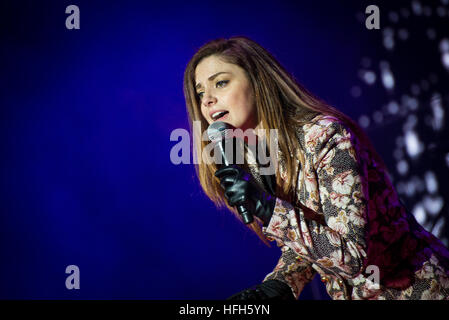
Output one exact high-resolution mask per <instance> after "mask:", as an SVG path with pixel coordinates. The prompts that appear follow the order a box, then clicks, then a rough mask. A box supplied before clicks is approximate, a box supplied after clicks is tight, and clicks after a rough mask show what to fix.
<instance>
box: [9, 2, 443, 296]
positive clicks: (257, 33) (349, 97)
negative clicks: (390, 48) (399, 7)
mask: <svg viewBox="0 0 449 320" xmlns="http://www.w3.org/2000/svg"><path fill="white" fill-rule="evenodd" d="M383 2H385V1H374V3H365V2H363V1H341V2H338V1H300V2H299V1H298V2H285V1H244V2H241V1H225V2H198V3H194V2H190V1H185V2H179V3H178V2H169V1H160V2H153V1H132V2H131V1H111V2H106V1H104V2H103V1H101V2H100V1H98V2H97V1H95V2H94V1H78V0H76V1H39V2H38V1H23V0H22V1H6V2H2V4H1V5H0V6H1V15H2V18H1V20H2V21H1V31H0V32H1V37H2V40H1V43H2V45H1V47H2V50H1V57H2V59H1V62H0V63H1V75H0V81H1V83H0V85H1V89H0V90H1V97H0V102H1V106H0V116H1V118H0V121H1V122H0V124H1V125H0V134H1V140H0V141H1V181H0V186H1V193H0V209H1V213H0V298H1V299H224V298H226V297H228V296H230V295H232V294H234V293H236V292H238V291H240V290H242V289H245V288H246V287H249V286H252V285H255V284H257V283H260V282H261V281H262V280H263V278H264V276H265V275H266V274H268V273H269V272H271V270H272V269H273V268H274V266H275V265H276V263H277V260H278V258H279V256H280V251H279V248H277V247H276V246H274V247H273V248H267V247H265V246H264V245H263V244H262V243H261V242H260V241H259V240H258V238H257V237H256V236H255V235H254V234H252V233H251V232H250V231H247V229H246V228H245V227H244V226H243V225H240V224H239V223H238V222H237V220H236V219H235V218H234V217H232V216H231V215H230V213H229V212H227V211H225V210H221V211H219V210H217V209H216V208H215V207H214V205H213V204H212V202H210V201H209V200H208V199H207V198H206V196H205V195H204V194H203V192H202V190H201V189H200V186H199V183H198V182H197V179H196V176H195V172H194V167H193V165H187V164H181V165H174V164H173V163H172V162H171V161H170V150H171V148H172V147H173V146H174V145H175V142H173V141H170V134H171V132H172V131H173V130H175V129H177V128H185V129H188V120H187V113H186V108H185V103H184V97H183V92H182V80H183V72H184V68H185V66H186V64H187V62H188V60H189V59H190V58H191V57H192V55H193V54H194V52H195V51H196V50H197V49H198V48H199V47H200V46H201V45H202V44H204V43H205V42H207V41H209V40H212V39H214V38H218V37H230V36H235V35H245V36H248V37H250V38H252V39H254V40H255V41H257V42H259V43H260V44H261V45H262V46H264V47H265V48H267V49H268V50H269V51H270V52H271V53H272V54H273V55H274V56H275V57H277V58H278V59H279V60H280V62H281V63H282V64H283V65H284V66H285V67H286V68H287V69H288V70H289V71H291V72H292V73H293V74H294V76H295V77H296V78H297V79H298V81H299V82H301V83H302V84H303V85H304V86H305V87H307V88H308V89H309V90H311V91H312V92H314V93H315V94H317V95H318V96H320V97H322V98H323V99H324V100H326V101H328V102H329V103H331V104H333V105H334V106H336V107H337V108H339V109H340V110H342V111H343V112H345V113H347V114H348V115H350V116H352V117H353V118H354V119H356V120H357V119H358V117H359V116H360V115H361V114H372V113H373V112H374V111H375V110H377V109H379V108H380V105H381V104H383V103H384V102H385V101H387V100H388V98H386V96H388V94H387V93H385V92H384V91H383V90H381V85H379V90H377V91H374V90H371V91H370V90H368V89H367V90H365V89H364V88H365V87H363V86H362V85H360V84H359V85H358V86H357V83H359V82H360V79H359V69H360V68H361V65H360V61H361V59H362V58H363V57H366V56H370V57H372V59H373V60H374V59H377V60H379V59H389V58H392V57H393V54H392V53H387V54H385V53H384V51H385V50H384V47H383V45H382V29H381V30H368V29H367V28H366V27H365V22H364V20H363V19H364V18H363V19H360V17H361V16H360V15H361V14H362V17H364V16H365V14H364V10H365V8H366V6H367V5H368V4H377V5H378V6H379V7H380V9H381V14H382V12H385V11H382V10H386V9H385V7H383V5H384V4H383ZM71 4H75V5H77V6H78V7H79V9H80V29H79V30H68V29H66V27H65V20H66V17H67V16H68V14H66V13H65V8H66V7H67V6H68V5H71ZM404 6H408V7H409V8H410V1H408V2H406V5H404ZM442 6H445V8H448V6H447V5H446V4H445V2H444V1H442ZM410 12H413V11H412V9H410ZM357 14H358V15H357ZM412 14H413V13H412ZM448 16H449V13H448ZM357 17H358V18H357ZM381 17H382V18H381V19H382V20H381V27H382V28H383V27H385V26H386V25H387V23H388V18H387V15H386V14H385V15H382V16H381ZM446 19H447V18H446ZM446 21H447V20H446ZM422 51H423V52H424V51H426V49H425V48H423V49H422ZM415 55H416V52H415ZM406 56H407V57H408V58H410V57H409V55H406ZM401 59H402V58H401ZM376 63H377V62H376ZM436 63H437V64H438V61H437V62H436ZM423 64H424V65H426V63H425V62H423ZM440 66H441V63H440ZM376 67H377V66H376ZM405 69H407V68H406V67H405ZM402 74H403V76H404V77H407V73H406V71H404V72H403V73H402ZM444 74H445V75H446V77H447V72H446V73H444ZM396 79H397V80H398V81H397V82H398V84H400V81H399V79H400V77H397V78H396ZM440 79H441V78H440ZM445 79H447V78H445ZM439 83H441V81H440V82H439ZM446 84H447V83H446ZM357 88H358V89H357ZM360 90H362V92H363V95H362V96H360ZM407 90H408V89H407ZM446 93H447V89H446ZM393 126H394V124H393ZM369 133H370V136H372V138H373V140H374V142H375V145H376V146H377V147H378V148H379V152H380V153H381V154H382V155H383V156H384V157H385V158H386V161H387V164H389V165H390V166H391V169H392V171H394V169H395V160H394V158H393V157H392V150H393V148H394V145H392V143H393V142H394V139H391V138H389V137H390V136H388V135H387V134H386V133H385V131H384V132H383V134H384V135H382V132H379V131H369ZM445 150H447V149H445ZM446 172H447V171H446ZM446 191H447V189H446ZM446 199H447V196H446ZM445 208H447V206H445ZM446 210H447V209H446ZM446 212H447V211H446ZM444 214H445V215H446V216H447V213H444ZM68 265H76V266H78V267H79V270H80V289H79V290H76V289H74V290H68V289H67V288H66V287H65V280H66V277H67V276H68V275H67V274H66V273H65V269H66V267H67V266H68ZM300 299H328V297H327V295H326V293H325V291H324V288H323V286H322V284H321V282H320V281H319V278H315V280H314V282H313V283H312V284H311V285H308V286H307V287H306V289H305V290H304V292H303V294H302V295H301V297H300Z"/></svg>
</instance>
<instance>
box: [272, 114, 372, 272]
mask: <svg viewBox="0 0 449 320" xmlns="http://www.w3.org/2000/svg"><path fill="white" fill-rule="evenodd" d="M305 132H306V134H305V148H306V157H305V158H306V159H305V160H306V164H305V165H306V168H305V170H304V171H303V172H304V173H302V175H305V176H304V178H305V190H302V191H300V192H305V197H304V198H305V199H306V201H305V204H304V207H294V206H293V205H292V204H291V203H289V202H287V201H284V200H282V199H279V198H277V199H276V206H275V209H274V213H273V216H272V218H271V220H270V223H269V225H268V226H267V228H266V230H265V231H266V233H267V235H268V236H272V237H274V238H276V239H279V240H281V241H283V243H285V244H286V245H287V246H288V247H289V248H291V249H293V251H295V253H296V254H298V255H299V256H300V257H302V258H303V259H305V260H307V261H308V262H309V263H310V264H312V265H313V266H314V269H317V268H315V266H317V267H318V268H321V269H326V270H329V271H331V272H332V273H335V274H339V275H340V276H342V277H344V278H353V277H355V276H357V275H358V274H359V273H360V272H362V271H363V267H364V266H363V263H364V258H365V257H366V242H365V231H366V228H365V227H366V214H367V212H366V210H367V199H368V191H367V182H366V170H365V169H364V167H365V166H364V165H363V164H362V163H361V162H360V160H359V159H358V156H357V154H358V143H357V142H356V140H355V137H354V136H353V135H352V133H351V132H350V131H349V130H348V129H347V128H346V127H345V126H344V125H343V124H341V123H338V122H324V124H323V123H320V125H313V126H311V127H310V128H308V130H306V131H305ZM300 178H302V177H301V176H300ZM317 190H318V191H317ZM307 208H314V211H312V210H310V211H309V210H307ZM317 212H319V213H317ZM320 218H321V220H322V223H319V221H320Z"/></svg>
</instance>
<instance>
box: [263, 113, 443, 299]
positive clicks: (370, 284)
mask: <svg viewBox="0 0 449 320" xmlns="http://www.w3.org/2000/svg"><path fill="white" fill-rule="evenodd" d="M297 133H298V139H300V142H301V145H303V146H304V147H305V155H304V156H305V161H306V164H305V166H304V168H300V170H299V173H298V174H299V178H298V194H297V196H296V199H295V200H296V201H297V202H299V203H301V204H302V205H301V206H300V205H298V203H295V204H291V203H289V202H287V201H285V200H282V199H280V198H277V199H276V206H275V209H274V213H273V216H272V219H271V221H270V223H269V225H268V226H266V227H264V228H263V232H264V234H265V235H266V236H267V237H269V238H271V239H273V241H276V242H277V244H278V246H279V247H281V251H282V254H281V257H280V259H279V261H278V264H277V265H276V267H275V268H274V270H273V271H272V272H271V273H269V274H268V275H267V276H266V277H265V279H264V281H266V280H268V279H277V280H280V281H284V282H286V283H287V284H288V285H289V286H290V287H291V289H292V292H293V294H294V295H295V297H296V298H298V297H299V295H300V293H301V291H302V289H303V288H304V286H305V285H306V284H307V283H308V282H310V281H311V280H312V279H313V277H314V275H315V274H316V273H319V274H320V275H321V279H322V281H323V282H325V284H326V290H327V292H328V294H329V295H330V296H331V298H332V299H336V300H338V299H449V271H448V270H449V251H448V250H447V249H446V248H445V247H444V246H443V245H442V243H441V242H440V241H439V240H438V239H437V238H435V237H434V236H433V235H432V234H431V233H429V232H427V231H426V230H424V229H423V227H421V226H420V225H419V224H418V223H417V222H416V220H415V219H414V217H413V215H412V214H411V213H409V212H408V211H407V210H406V209H405V207H404V206H403V205H402V203H401V202H400V200H399V197H398V195H397V193H396V191H395V189H394V187H393V185H392V184H391V182H390V179H389V177H388V174H387V172H386V171H385V169H383V168H382V167H381V166H380V165H378V164H377V163H376V162H375V160H374V157H373V156H371V151H370V150H369V149H368V148H367V147H366V146H364V145H362V144H361V143H360V142H359V141H358V139H357V137H356V136H355V135H354V134H353V133H352V132H351V130H350V129H349V128H348V127H346V126H345V125H344V124H343V123H341V122H340V121H339V120H338V119H337V118H335V117H332V116H325V115H319V116H318V117H316V118H314V121H311V122H310V123H308V124H306V125H304V126H302V127H298V131H297ZM279 152H280V151H279ZM279 159H282V155H281V154H280V155H279ZM279 164H280V168H279V170H280V174H281V177H284V179H285V177H286V174H287V173H286V172H285V168H284V167H283V165H282V161H280V163H279ZM301 178H304V186H305V187H301V184H300V180H301ZM311 215H312V216H313V215H315V216H318V217H319V218H321V219H311V218H310V217H311ZM320 221H322V222H320ZM373 267H374V270H378V273H377V275H376V274H375V273H372V272H368V270H372V268H373ZM376 268H377V269H376ZM376 276H377V277H376Z"/></svg>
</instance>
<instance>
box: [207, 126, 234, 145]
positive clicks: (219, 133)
mask: <svg viewBox="0 0 449 320" xmlns="http://www.w3.org/2000/svg"><path fill="white" fill-rule="evenodd" d="M233 129H234V127H233V126H232V125H230V124H229V123H226V122H223V121H216V122H214V123H212V124H211V125H210V126H209V128H207V136H208V137H209V140H210V141H212V142H216V141H219V140H222V139H227V138H230V137H232V133H233V132H232V130H233Z"/></svg>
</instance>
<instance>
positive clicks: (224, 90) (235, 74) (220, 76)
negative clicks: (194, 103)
mask: <svg viewBox="0 0 449 320" xmlns="http://www.w3.org/2000/svg"><path fill="white" fill-rule="evenodd" d="M195 85H196V92H197V94H198V96H199V98H200V103H201V113H202V115H203V117H204V118H205V119H206V120H207V122H208V123H209V124H211V123H212V122H214V121H223V122H226V123H229V124H231V125H232V126H234V127H235V128H240V129H242V130H243V131H245V130H246V129H249V128H252V129H255V128H256V126H257V123H256V122H257V115H256V106H255V103H254V96H253V92H252V88H251V84H250V82H249V80H248V78H247V77H246V73H245V71H244V70H243V69H242V68H240V67H239V66H237V65H235V64H230V63H226V62H223V61H221V60H220V59H219V58H218V57H217V56H209V57H207V58H204V59H203V60H201V62H200V63H199V64H198V65H197V67H196V69H195ZM220 112H222V113H220Z"/></svg>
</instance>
